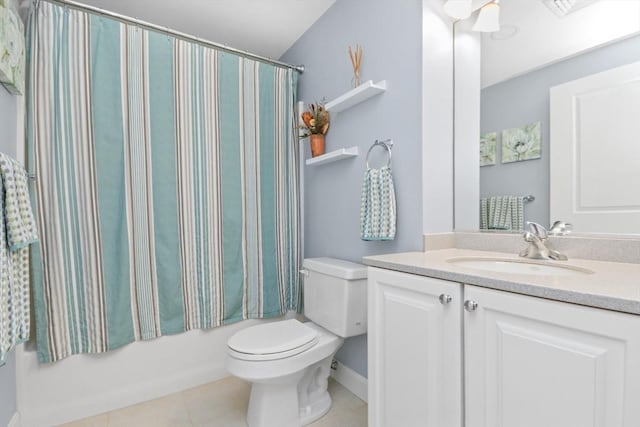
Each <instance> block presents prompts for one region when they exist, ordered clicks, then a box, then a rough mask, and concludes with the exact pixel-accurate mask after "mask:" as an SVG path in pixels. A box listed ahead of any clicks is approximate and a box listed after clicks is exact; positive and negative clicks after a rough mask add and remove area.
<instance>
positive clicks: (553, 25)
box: [479, 0, 640, 234]
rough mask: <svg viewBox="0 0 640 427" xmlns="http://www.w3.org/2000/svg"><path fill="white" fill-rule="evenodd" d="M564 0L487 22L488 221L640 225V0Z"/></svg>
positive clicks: (614, 228) (580, 228) (510, 7)
mask: <svg viewBox="0 0 640 427" xmlns="http://www.w3.org/2000/svg"><path fill="white" fill-rule="evenodd" d="M557 3H558V2H557V1H546V0H535V1H534V0H504V1H502V2H500V9H501V11H500V30H499V31H497V32H492V33H483V34H482V39H481V58H482V60H481V75H482V81H481V105H480V134H481V138H480V153H479V154H480V155H479V158H480V166H479V167H480V178H479V181H480V182H479V185H480V198H481V200H480V219H479V225H480V229H484V230H501V231H519V230H521V229H522V227H523V225H524V223H525V222H526V221H535V222H538V223H540V224H543V225H544V226H545V227H546V226H549V225H550V224H551V223H553V222H554V221H555V220H563V221H566V222H569V223H572V224H573V225H574V230H575V231H576V232H579V233H585V232H595V233H607V234H612V233H625V234H626V233H640V1H637V0H599V1H598V0H596V1H591V0H583V1H579V0H578V1H575V2H564V3H571V4H573V6H572V7H568V8H562V10H561V9H560V8H558V7H557Z"/></svg>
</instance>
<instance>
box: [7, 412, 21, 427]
mask: <svg viewBox="0 0 640 427" xmlns="http://www.w3.org/2000/svg"><path fill="white" fill-rule="evenodd" d="M21 426H22V424H21V423H20V413H19V412H16V413H15V414H13V417H11V419H10V420H9V424H7V427H21Z"/></svg>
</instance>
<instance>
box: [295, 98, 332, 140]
mask: <svg viewBox="0 0 640 427" xmlns="http://www.w3.org/2000/svg"><path fill="white" fill-rule="evenodd" d="M302 123H303V125H302V126H300V128H301V129H303V134H302V135H300V138H306V137H308V136H309V135H326V134H327V131H328V130H329V112H328V111H327V110H326V109H325V108H324V105H322V104H320V103H318V104H309V110H308V111H305V112H304V113H302Z"/></svg>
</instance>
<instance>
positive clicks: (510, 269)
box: [447, 257, 593, 276]
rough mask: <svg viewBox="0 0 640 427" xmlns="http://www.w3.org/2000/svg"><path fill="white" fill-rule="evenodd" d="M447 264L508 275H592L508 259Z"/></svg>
mask: <svg viewBox="0 0 640 427" xmlns="http://www.w3.org/2000/svg"><path fill="white" fill-rule="evenodd" d="M447 262H449V263H451V264H455V265H457V266H460V267H464V268H472V269H474V270H483V271H491V272H496V273H508V274H528V275H532V276H581V275H585V274H593V271H591V270H587V269H586V268H580V267H573V266H570V265H561V264H550V263H549V262H544V261H540V262H539V261H529V260H527V261H525V260H517V259H510V258H481V257H465V258H450V259H448V260H447ZM550 262H554V261H550ZM556 262H557V261H556Z"/></svg>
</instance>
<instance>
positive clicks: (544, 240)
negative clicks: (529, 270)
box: [520, 221, 571, 261]
mask: <svg viewBox="0 0 640 427" xmlns="http://www.w3.org/2000/svg"><path fill="white" fill-rule="evenodd" d="M562 224H564V225H568V226H569V227H565V228H566V229H568V230H570V229H571V228H570V226H571V224H565V223H562ZM555 225H556V224H554V227H555ZM527 227H529V230H528V231H525V233H524V234H523V235H522V237H523V238H524V241H525V242H527V243H529V246H527V247H526V248H525V249H524V250H523V251H522V252H520V256H521V257H524V258H531V259H552V260H556V261H566V260H567V259H568V258H567V256H566V255H564V254H561V253H560V252H558V251H556V250H555V249H553V248H552V247H551V243H550V242H549V232H548V231H547V229H546V228H544V227H543V226H542V225H540V224H538V223H536V222H530V221H527ZM552 229H553V228H552ZM566 231H567V230H563V232H566Z"/></svg>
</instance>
